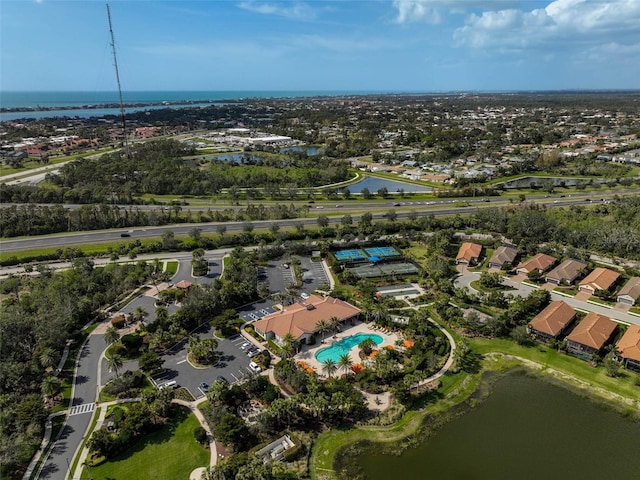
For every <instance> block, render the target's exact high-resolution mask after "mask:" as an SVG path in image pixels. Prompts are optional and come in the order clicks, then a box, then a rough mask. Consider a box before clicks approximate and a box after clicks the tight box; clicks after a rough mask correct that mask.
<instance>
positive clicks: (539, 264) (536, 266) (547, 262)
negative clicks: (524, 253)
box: [516, 253, 558, 274]
mask: <svg viewBox="0 0 640 480" xmlns="http://www.w3.org/2000/svg"><path fill="white" fill-rule="evenodd" d="M557 261H558V259H557V258H555V257H552V256H551V255H547V254H545V253H538V254H537V255H534V256H533V257H531V258H530V259H529V260H525V261H524V262H520V264H519V265H518V266H517V267H516V272H518V273H527V274H528V273H530V272H533V271H536V270H537V271H538V272H540V273H543V272H546V271H547V270H549V269H550V268H551V267H553V266H554V265H555V263H556V262H557Z"/></svg>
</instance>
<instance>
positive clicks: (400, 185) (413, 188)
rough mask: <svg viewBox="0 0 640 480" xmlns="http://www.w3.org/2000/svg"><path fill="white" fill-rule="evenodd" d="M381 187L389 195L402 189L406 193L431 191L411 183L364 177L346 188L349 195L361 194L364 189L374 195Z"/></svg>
mask: <svg viewBox="0 0 640 480" xmlns="http://www.w3.org/2000/svg"><path fill="white" fill-rule="evenodd" d="M383 187H384V188H386V189H387V190H388V191H389V193H395V192H397V191H398V190H399V189H403V190H404V191H405V192H406V193H410V192H431V191H432V189H431V188H429V187H422V186H420V185H414V184H412V183H405V182H398V181H395V180H387V179H385V178H378V177H366V178H364V179H362V180H360V181H359V182H357V183H354V184H352V185H348V186H347V187H346V188H348V189H349V191H350V192H351V193H362V190H363V189H365V188H368V189H369V191H370V192H371V193H376V192H377V191H378V189H380V188H383Z"/></svg>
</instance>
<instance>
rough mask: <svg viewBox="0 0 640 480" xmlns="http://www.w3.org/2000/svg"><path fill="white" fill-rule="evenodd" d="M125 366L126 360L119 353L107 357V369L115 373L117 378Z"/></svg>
mask: <svg viewBox="0 0 640 480" xmlns="http://www.w3.org/2000/svg"><path fill="white" fill-rule="evenodd" d="M123 364H124V360H123V359H122V355H120V354H119V353H114V354H113V355H111V356H110V357H107V367H108V368H109V371H110V372H111V371H113V372H114V373H115V374H116V377H118V370H120V369H121V368H122V365H123Z"/></svg>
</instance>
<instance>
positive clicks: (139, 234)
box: [0, 198, 591, 253]
mask: <svg viewBox="0 0 640 480" xmlns="http://www.w3.org/2000/svg"><path fill="white" fill-rule="evenodd" d="M454 202H455V201H453V200H452V201H450V203H454ZM478 202H481V201H478ZM538 203H544V204H546V205H547V206H553V207H561V206H567V205H575V204H590V203H591V202H589V201H587V200H584V199H571V198H563V199H561V200H554V201H550V200H548V199H545V201H544V202H538ZM492 206H497V205H496V204H492V203H484V202H483V203H478V204H477V205H476V206H474V207H454V206H448V207H442V204H441V203H440V204H436V205H431V206H425V205H418V206H414V207H418V208H411V210H408V211H406V210H404V209H405V208H406V206H400V207H395V206H393V205H390V204H388V203H387V204H378V205H377V208H378V209H379V210H383V209H384V210H385V211H384V212H376V213H372V217H373V219H374V220H381V219H384V217H385V214H386V213H387V212H388V211H389V210H391V209H398V208H399V209H401V210H397V211H396V213H397V217H398V218H407V217H409V216H411V215H418V216H427V215H435V216H446V215H455V214H457V213H460V214H467V213H473V212H474V211H475V210H476V209H479V208H489V207H492ZM409 207H412V206H411V205H409ZM328 213H329V212H327V214H328ZM318 215H320V213H318ZM343 215H344V214H340V213H337V212H331V215H327V218H328V220H329V223H330V224H337V223H340V220H341V218H342V216H343ZM350 215H351V217H352V219H353V221H354V222H357V221H359V220H360V218H361V216H362V214H359V213H358V214H350ZM246 223H247V222H208V223H181V224H174V225H164V226H161V227H134V228H121V229H111V230H96V231H88V232H87V231H85V232H78V233H64V234H54V235H42V236H38V237H27V238H19V239H15V240H2V241H1V242H0V251H2V252H4V253H6V252H18V251H21V250H30V249H38V248H51V247H58V248H65V247H71V246H75V245H87V244H92V243H106V242H114V241H129V240H135V239H145V238H154V237H159V236H161V235H162V234H163V233H164V232H169V231H172V232H173V233H174V234H175V235H187V234H188V233H189V231H190V230H192V229H193V228H198V229H200V230H201V231H202V233H215V232H217V230H218V227H219V226H224V227H226V229H227V232H238V231H242V229H243V228H244V226H245V225H246ZM250 223H251V224H252V225H253V227H254V228H255V229H260V228H268V227H269V226H270V225H272V224H274V223H277V224H278V225H280V227H294V226H295V225H297V224H299V223H301V224H303V225H314V226H316V225H317V217H309V218H297V219H287V220H257V221H252V222H250ZM123 235H128V236H126V237H123Z"/></svg>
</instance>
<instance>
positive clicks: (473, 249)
mask: <svg viewBox="0 0 640 480" xmlns="http://www.w3.org/2000/svg"><path fill="white" fill-rule="evenodd" d="M481 253H482V245H478V244H477V243H471V242H464V243H463V244H462V245H461V246H460V250H459V251H458V255H457V256H456V263H457V264H461V263H462V264H465V265H473V264H476V263H478V260H479V259H480V254H481Z"/></svg>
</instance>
